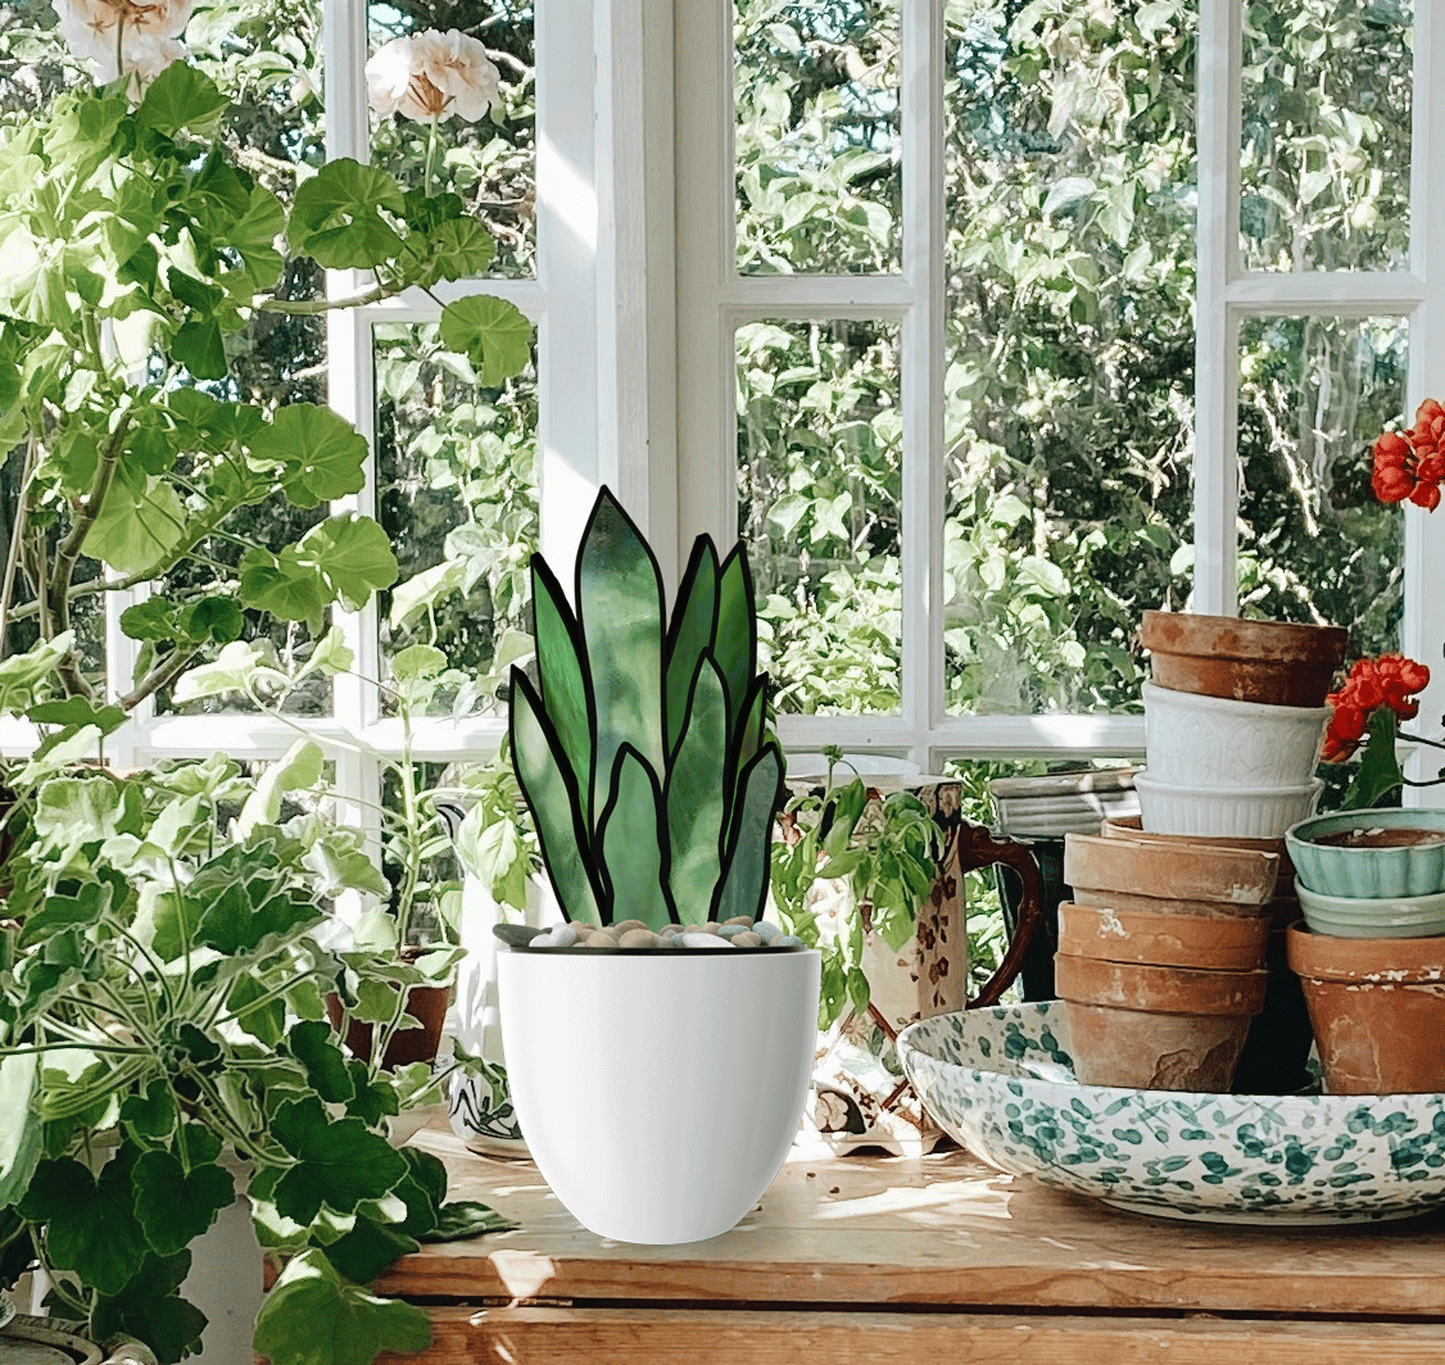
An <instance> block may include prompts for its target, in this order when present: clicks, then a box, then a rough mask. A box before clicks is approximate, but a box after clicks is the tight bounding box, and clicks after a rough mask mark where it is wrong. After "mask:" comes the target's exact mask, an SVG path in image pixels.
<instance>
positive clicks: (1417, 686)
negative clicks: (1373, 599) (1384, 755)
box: [1320, 408, 1439, 763]
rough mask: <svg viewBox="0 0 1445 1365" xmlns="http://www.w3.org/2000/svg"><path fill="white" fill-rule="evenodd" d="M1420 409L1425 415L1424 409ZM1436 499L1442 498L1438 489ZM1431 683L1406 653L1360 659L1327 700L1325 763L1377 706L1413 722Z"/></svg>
mask: <svg viewBox="0 0 1445 1365" xmlns="http://www.w3.org/2000/svg"><path fill="white" fill-rule="evenodd" d="M1420 410H1421V412H1423V411H1424V408H1421V409H1420ZM1376 477H1377V478H1378V475H1377V476H1376ZM1436 498H1437V500H1438V498H1439V489H1438V488H1437V489H1436ZM1429 683H1430V670H1429V669H1428V668H1426V667H1425V665H1424V664H1417V663H1416V662H1415V661H1414V660H1413V659H1407V658H1406V657H1405V656H1404V655H1403V654H1382V655H1380V657H1379V658H1378V659H1361V660H1360V661H1359V662H1358V663H1356V664H1355V666H1354V667H1353V668H1352V669H1350V676H1349V677H1348V678H1346V679H1345V685H1344V686H1343V687H1342V688H1340V690H1339V691H1338V692H1331V693H1330V695H1329V696H1328V697H1326V698H1325V701H1326V702H1327V703H1328V704H1329V705H1330V706H1333V707H1334V708H1335V714H1334V715H1333V716H1331V717H1330V728H1329V729H1328V730H1327V731H1326V732H1325V743H1324V748H1323V749H1322V750H1321V752H1320V757H1321V758H1322V759H1323V760H1324V761H1325V762H1326V763H1341V762H1343V761H1344V760H1345V759H1347V758H1348V757H1349V756H1350V755H1351V754H1352V753H1354V752H1355V750H1356V749H1357V748H1359V745H1360V741H1361V740H1362V739H1364V737H1365V731H1366V730H1367V729H1369V726H1370V712H1372V711H1373V710H1374V709H1375V708H1376V707H1378V706H1388V707H1389V708H1390V709H1391V710H1392V711H1393V712H1394V713H1395V714H1396V715H1397V716H1398V717H1399V718H1400V719H1401V720H1413V719H1414V718H1415V716H1416V714H1417V713H1418V712H1419V710H1420V703H1419V701H1418V700H1415V701H1411V700H1409V697H1410V696H1411V694H1412V693H1415V692H1420V691H1423V690H1424V689H1425V688H1426V687H1428V686H1429Z"/></svg>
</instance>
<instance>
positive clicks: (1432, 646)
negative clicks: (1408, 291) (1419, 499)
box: [1401, 0, 1445, 805]
mask: <svg viewBox="0 0 1445 1365" xmlns="http://www.w3.org/2000/svg"><path fill="white" fill-rule="evenodd" d="M1440 17H1441V16H1440V8H1439V6H1438V5H1435V4H1432V3H1430V2H1429V0H1422V3H1419V4H1417V5H1416V6H1415V70H1414V94H1413V100H1414V103H1413V118H1414V130H1413V146H1412V148H1411V159H1410V162H1411V164H1410V185H1411V196H1410V198H1411V202H1410V268H1411V270H1412V271H1413V273H1414V274H1416V275H1418V276H1420V277H1422V278H1423V279H1424V281H1425V295H1424V298H1423V299H1422V300H1421V302H1420V305H1419V307H1418V308H1416V310H1415V312H1414V313H1413V314H1412V315H1411V318H1410V378H1409V393H1408V400H1409V413H1410V414H1413V413H1414V410H1415V407H1416V406H1417V405H1418V404H1419V403H1421V402H1422V401H1423V400H1424V399H1425V398H1427V397H1434V398H1442V399H1445V360H1442V356H1445V24H1441V23H1440ZM1442 583H1445V510H1436V511H1435V512H1424V511H1421V510H1420V509H1418V508H1414V507H1409V506H1407V507H1406V509H1405V617H1404V621H1403V622H1402V626H1401V637H1402V638H1401V647H1402V648H1403V649H1404V651H1405V653H1406V654H1408V655H1409V656H1410V657H1411V658H1412V659H1418V660H1419V661H1420V662H1421V663H1424V664H1426V665H1427V666H1428V667H1429V669H1430V686H1429V688H1428V689H1427V690H1426V691H1425V693H1424V694H1423V697H1422V699H1421V703H1420V714H1419V717H1418V719H1417V720H1416V721H1414V722H1413V723H1412V725H1411V727H1410V728H1411V729H1414V730H1418V731H1419V732H1420V733H1421V734H1424V735H1427V736H1429V737H1431V738H1434V739H1440V738H1445V726H1442V722H1441V713H1442V712H1445V659H1442V657H1441V642H1442V641H1445V594H1442V593H1441V591H1440V585H1441V584H1442ZM1439 759H1440V753H1439V751H1438V750H1432V751H1429V752H1428V753H1427V752H1425V751H1422V750H1421V749H1419V748H1417V749H1416V751H1415V752H1414V753H1413V754H1412V755H1411V756H1410V759H1409V761H1408V763H1407V765H1406V772H1407V773H1408V775H1409V776H1410V777H1411V778H1413V779H1415V780H1417V781H1418V780H1421V779H1425V778H1430V777H1433V776H1434V775H1435V773H1436V770H1437V769H1438V768H1439V766H1440V763H1439ZM1406 800H1407V802H1409V803H1410V804H1417V803H1418V804H1429V805H1445V789H1442V788H1440V787H1427V788H1424V789H1419V788H1416V789H1407V791H1406Z"/></svg>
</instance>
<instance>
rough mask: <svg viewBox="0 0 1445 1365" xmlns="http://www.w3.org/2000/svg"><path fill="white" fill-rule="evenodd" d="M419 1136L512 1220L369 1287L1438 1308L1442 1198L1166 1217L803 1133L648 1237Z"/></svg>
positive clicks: (527, 1175) (793, 1299)
mask: <svg viewBox="0 0 1445 1365" xmlns="http://www.w3.org/2000/svg"><path fill="white" fill-rule="evenodd" d="M420 1141H421V1143H422V1145H424V1146H426V1147H427V1148H428V1150H431V1151H435V1152H436V1153H437V1154H438V1155H440V1156H442V1157H443V1159H444V1160H446V1161H447V1162H448V1165H449V1166H450V1168H451V1172H452V1192H451V1197H453V1198H468V1199H481V1200H484V1201H485V1202H487V1203H489V1204H492V1205H494V1206H495V1207H496V1208H498V1209H499V1210H501V1211H502V1212H504V1213H506V1214H508V1215H509V1216H511V1217H513V1218H516V1219H518V1220H519V1221H520V1222H521V1223H522V1227H521V1228H520V1229H518V1230H517V1231H515V1232H508V1233H498V1234H490V1235H488V1236H486V1237H482V1238H478V1239H475V1240H473V1241H469V1242H450V1243H445V1244H441V1245H435V1246H428V1247H426V1248H424V1249H423V1251H422V1252H421V1253H420V1254H419V1255H416V1256H410V1257H406V1258H405V1259H403V1260H401V1261H399V1262H398V1263H397V1265H396V1266H394V1267H393V1268H392V1270H391V1271H389V1272H388V1273H387V1275H386V1276H384V1277H383V1278H382V1280H380V1281H379V1282H378V1288H379V1289H380V1290H382V1291H383V1292H385V1293H389V1294H399V1295H404V1296H407V1297H411V1298H430V1299H439V1300H445V1299H448V1298H450V1299H453V1300H465V1301H469V1302H473V1303H475V1302H477V1301H479V1300H481V1299H500V1300H502V1301H514V1302H515V1301H519V1300H529V1299H535V1298H543V1299H549V1300H572V1299H577V1300H593V1301H598V1300H600V1301H603V1302H614V1303H637V1302H641V1301H647V1300H653V1301H658V1300H663V1301H671V1302H673V1303H676V1304H688V1303H749V1302H751V1303H758V1302H772V1303H782V1304H794V1305H798V1304H827V1303H834V1304H849V1305H853V1304H863V1303H866V1304H879V1305H888V1304H917V1305H939V1306H943V1305H956V1306H980V1307H982V1306H987V1307H992V1308H999V1309H1009V1308H1051V1309H1081V1308H1085V1309H1109V1310H1115V1311H1130V1310H1140V1309H1147V1310H1159V1309H1163V1310H1171V1311H1174V1310H1201V1311H1206V1312H1240V1313H1289V1314H1297V1313H1307V1314H1308V1313H1316V1314H1326V1315H1333V1314H1367V1315H1368V1314H1377V1315H1385V1316H1402V1317H1416V1316H1436V1315H1445V1238H1442V1237H1441V1235H1440V1234H1441V1232H1442V1230H1445V1216H1442V1215H1439V1214H1432V1215H1431V1216H1430V1217H1429V1218H1428V1219H1425V1220H1416V1221H1414V1222H1411V1223H1406V1224H1375V1225H1370V1226H1362V1227H1346V1228H1320V1227H1303V1228H1298V1227H1294V1228H1292V1227H1267V1228H1255V1227H1247V1226H1243V1225H1240V1224H1232V1225H1214V1224H1205V1223H1184V1222H1170V1221H1168V1220H1164V1219H1154V1218H1144V1217H1139V1216H1135V1215H1131V1214H1125V1213H1118V1212H1115V1211H1113V1210H1110V1209H1108V1208H1106V1207H1104V1206H1103V1205H1100V1204H1096V1203H1095V1202H1094V1201H1092V1200H1086V1199H1081V1198H1075V1197H1073V1196H1070V1195H1066V1194H1061V1193H1059V1192H1058V1191H1054V1190H1050V1189H1048V1188H1047V1187H1045V1186H1042V1185H1039V1184H1038V1183H1036V1182H1035V1181H1033V1180H1030V1179H1026V1178H1016V1177H1011V1176H1005V1175H1000V1174H999V1173H998V1172H996V1171H993V1170H991V1169H990V1168H988V1167H985V1166H983V1165H982V1164H981V1163H979V1162H978V1161H976V1160H975V1159H974V1158H972V1157H970V1156H968V1155H967V1154H966V1153H963V1152H957V1151H953V1152H949V1153H946V1154H935V1155H933V1156H929V1157H924V1158H922V1159H908V1158H902V1157H881V1156H880V1157H846V1158H834V1157H831V1156H815V1157H809V1156H807V1155H805V1154H803V1153H801V1152H798V1151H796V1150H795V1152H794V1155H793V1156H792V1157H791V1158H790V1159H789V1161H788V1162H787V1164H786V1165H785V1166H784V1168H783V1171H782V1173H781V1174H780V1175H779V1177H778V1179H777V1180H775V1181H774V1182H773V1185H772V1187H771V1188H770V1189H769V1190H768V1191H767V1193H766V1194H765V1195H764V1196H763V1199H762V1202H761V1204H760V1205H759V1207H758V1208H757V1209H755V1210H754V1211H753V1212H752V1213H750V1214H749V1215H748V1216H747V1217H746V1218H744V1219H743V1221H742V1223H741V1224H740V1225H739V1226H738V1227H737V1228H735V1229H733V1231H731V1232H728V1233H725V1234H724V1235H723V1236H721V1237H715V1238H712V1239H711V1240H709V1241H706V1242H699V1243H694V1244H691V1245H688V1246H684V1247H642V1246H631V1245H627V1244H623V1243H616V1242H608V1241H604V1240H602V1239H600V1238H598V1237H595V1236H593V1235H592V1234H591V1233H589V1232H587V1231H586V1230H585V1229H583V1228H581V1227H580V1226H579V1225H578V1224H577V1222H576V1221H575V1220H574V1219H573V1218H572V1217H571V1215H569V1214H568V1213H567V1211H566V1210H565V1209H564V1208H563V1207H562V1206H561V1204H560V1203H559V1202H558V1201H557V1199H556V1197H555V1196H554V1195H553V1194H552V1193H551V1191H550V1190H549V1189H548V1188H547V1186H546V1184H545V1183H544V1182H543V1181H542V1179H541V1177H540V1176H539V1175H538V1174H537V1170H536V1168H535V1167H534V1166H533V1165H531V1163H529V1162H503V1161H490V1160H486V1159H484V1158H481V1157H476V1156H472V1155H471V1154H470V1153H467V1152H466V1151H465V1150H464V1149H463V1148H462V1147H461V1145H460V1143H458V1142H457V1141H456V1140H455V1139H454V1138H453V1137H452V1136H451V1135H450V1134H449V1133H448V1134H440V1133H437V1132H432V1131H428V1132H425V1133H423V1134H421V1135H420Z"/></svg>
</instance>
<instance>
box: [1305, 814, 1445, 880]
mask: <svg viewBox="0 0 1445 1365" xmlns="http://www.w3.org/2000/svg"><path fill="white" fill-rule="evenodd" d="M1352 829H1367V830H1369V829H1386V830H1389V829H1424V830H1430V831H1431V832H1432V833H1436V834H1438V835H1439V836H1440V837H1439V838H1437V839H1435V840H1433V841H1432V842H1430V843H1424V844H1407V845H1404V846H1402V847H1396V848H1345V847H1342V846H1341V845H1339V844H1321V843H1318V842H1316V841H1317V840H1318V839H1320V838H1323V837H1326V836H1329V835H1332V834H1343V833H1345V832H1346V831H1347V830H1352ZM1284 842H1285V847H1286V848H1288V849H1289V856H1290V859H1291V861H1292V862H1293V863H1294V866H1295V873H1296V875H1297V876H1298V878H1299V881H1300V884H1301V885H1302V886H1307V887H1309V889H1310V890H1311V891H1322V892H1324V893H1325V895H1328V896H1433V895H1436V894H1437V893H1439V892H1441V891H1445V810H1422V809H1412V810H1350V811H1336V812H1335V813H1334V814H1333V815H1317V816H1315V817H1314V818H1313V819H1311V820H1301V821H1300V823H1299V824H1297V825H1294V826H1293V827H1292V828H1290V829H1287V830H1286V831H1285V834H1284Z"/></svg>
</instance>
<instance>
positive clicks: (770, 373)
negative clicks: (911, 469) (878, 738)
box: [737, 320, 903, 715]
mask: <svg viewBox="0 0 1445 1365" xmlns="http://www.w3.org/2000/svg"><path fill="white" fill-rule="evenodd" d="M737 358H738V393H737V405H738V526H739V529H740V534H741V535H742V537H743V539H744V541H745V542H746V544H747V547H748V557H749V562H750V564H751V566H752V571H753V579H754V584H755V587H756V591H757V599H758V610H759V615H760V618H761V619H760V620H759V623H758V630H759V637H760V645H759V656H760V664H761V667H763V668H765V669H767V670H769V671H770V672H771V674H772V677H773V682H774V699H775V702H776V705H777V707H778V709H779V710H780V711H804V712H820V713H826V714H830V715H847V714H858V713H862V712H888V711H897V710H898V707H899V698H900V690H899V689H900V683H899V662H900V650H899V642H900V635H901V621H902V614H901V613H902V586H901V585H902V580H901V575H900V563H899V554H900V544H901V542H900V535H901V527H902V520H903V499H902V467H903V462H902V430H903V427H902V421H901V419H900V416H899V412H898V395H899V370H898V328H897V327H896V326H892V325H889V324H886V323H878V322H845V321H840V320H834V321H828V322H755V323H749V324H747V325H746V326H743V327H739V328H738V332H737Z"/></svg>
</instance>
